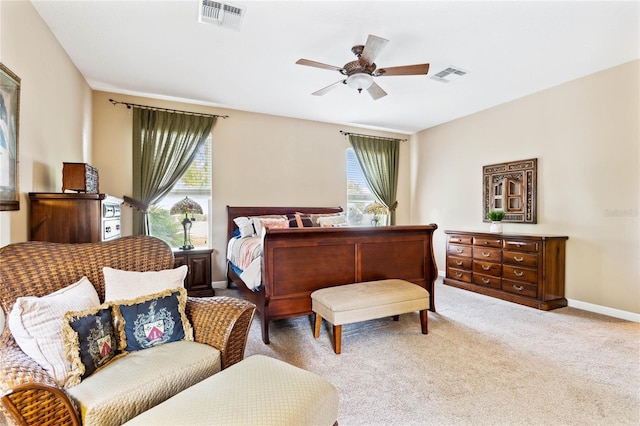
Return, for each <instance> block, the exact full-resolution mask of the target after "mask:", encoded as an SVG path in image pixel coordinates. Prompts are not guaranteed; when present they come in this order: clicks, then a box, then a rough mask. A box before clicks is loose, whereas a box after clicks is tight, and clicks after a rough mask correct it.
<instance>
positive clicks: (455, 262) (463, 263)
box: [447, 256, 471, 271]
mask: <svg viewBox="0 0 640 426" xmlns="http://www.w3.org/2000/svg"><path fill="white" fill-rule="evenodd" d="M447 266H448V267H449V268H457V269H466V270H467V271H470V270H471V258H470V257H454V256H451V257H447Z"/></svg>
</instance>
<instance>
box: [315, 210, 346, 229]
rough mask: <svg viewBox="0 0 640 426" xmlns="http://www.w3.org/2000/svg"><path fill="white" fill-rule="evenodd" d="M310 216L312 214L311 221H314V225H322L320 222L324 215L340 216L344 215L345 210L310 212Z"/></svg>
mask: <svg viewBox="0 0 640 426" xmlns="http://www.w3.org/2000/svg"><path fill="white" fill-rule="evenodd" d="M309 216H311V222H313V226H321V225H320V223H319V222H318V221H319V220H320V218H322V217H340V216H344V213H343V212H340V213H311V214H309Z"/></svg>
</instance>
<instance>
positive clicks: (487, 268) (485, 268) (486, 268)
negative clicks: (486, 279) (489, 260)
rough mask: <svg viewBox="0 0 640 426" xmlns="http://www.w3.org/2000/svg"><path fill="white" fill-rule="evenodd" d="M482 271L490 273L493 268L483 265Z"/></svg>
mask: <svg viewBox="0 0 640 426" xmlns="http://www.w3.org/2000/svg"><path fill="white" fill-rule="evenodd" d="M482 269H483V270H485V271H488V270H489V269H491V266H489V265H482Z"/></svg>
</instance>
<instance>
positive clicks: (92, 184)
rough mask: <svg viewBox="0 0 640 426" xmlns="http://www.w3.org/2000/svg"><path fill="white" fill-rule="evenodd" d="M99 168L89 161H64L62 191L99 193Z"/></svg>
mask: <svg viewBox="0 0 640 426" xmlns="http://www.w3.org/2000/svg"><path fill="white" fill-rule="evenodd" d="M98 185H99V180H98V169H96V168H95V167H93V166H90V165H89V164H87V163H62V192H66V191H67V190H69V191H78V192H87V193H92V194H97V193H98Z"/></svg>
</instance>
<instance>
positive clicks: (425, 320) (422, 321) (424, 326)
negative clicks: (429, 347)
mask: <svg viewBox="0 0 640 426" xmlns="http://www.w3.org/2000/svg"><path fill="white" fill-rule="evenodd" d="M428 321H429V318H428V316H427V310H426V309H424V310H422V311H420V325H421V326H422V334H429V327H428Z"/></svg>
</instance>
